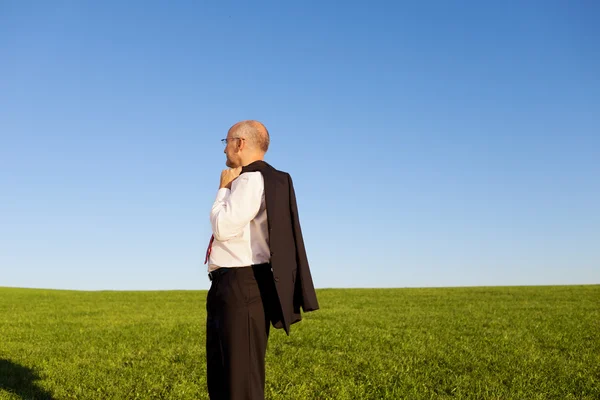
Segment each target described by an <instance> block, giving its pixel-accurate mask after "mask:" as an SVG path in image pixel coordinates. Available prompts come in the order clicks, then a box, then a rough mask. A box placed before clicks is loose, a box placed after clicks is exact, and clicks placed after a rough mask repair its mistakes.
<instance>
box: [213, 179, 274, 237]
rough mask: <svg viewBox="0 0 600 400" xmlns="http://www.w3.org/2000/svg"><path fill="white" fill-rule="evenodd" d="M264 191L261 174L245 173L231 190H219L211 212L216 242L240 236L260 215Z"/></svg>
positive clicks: (232, 185)
mask: <svg viewBox="0 0 600 400" xmlns="http://www.w3.org/2000/svg"><path fill="white" fill-rule="evenodd" d="M263 191H264V183H263V177H262V174H261V173H260V172H256V173H244V174H242V175H240V176H239V177H238V178H237V179H236V180H234V181H233V182H232V184H231V190H229V189H226V188H225V189H219V191H218V192H217V198H216V199H215V202H214V203H213V206H212V209H211V212H210V223H211V226H212V231H213V235H214V236H215V239H216V240H219V241H222V242H224V241H227V240H229V239H231V238H234V237H236V236H237V235H239V234H240V233H241V232H242V230H243V229H244V227H245V226H246V225H247V224H248V223H250V221H252V219H253V218H254V217H255V216H256V214H258V211H259V210H260V205H261V201H262V196H263Z"/></svg>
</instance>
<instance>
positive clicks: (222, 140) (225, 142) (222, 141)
mask: <svg viewBox="0 0 600 400" xmlns="http://www.w3.org/2000/svg"><path fill="white" fill-rule="evenodd" d="M231 139H240V140H246V138H243V137H232V138H231ZM221 143H223V146H227V139H221Z"/></svg>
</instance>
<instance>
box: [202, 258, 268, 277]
mask: <svg viewBox="0 0 600 400" xmlns="http://www.w3.org/2000/svg"><path fill="white" fill-rule="evenodd" d="M250 267H252V268H253V269H254V270H255V271H271V263H268V262H267V263H263V264H253V265H251V266H250ZM234 268H236V267H231V268H227V267H221V268H217V269H215V270H214V271H211V272H209V273H208V279H210V280H211V281H214V280H215V279H217V278H218V277H220V276H221V275H223V274H226V273H227V272H229V271H231V270H232V269H234ZM237 268H244V267H237Z"/></svg>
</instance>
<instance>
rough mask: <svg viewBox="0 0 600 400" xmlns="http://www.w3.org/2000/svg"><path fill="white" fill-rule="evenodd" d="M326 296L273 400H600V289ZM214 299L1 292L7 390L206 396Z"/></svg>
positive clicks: (283, 349) (3, 387)
mask: <svg viewBox="0 0 600 400" xmlns="http://www.w3.org/2000/svg"><path fill="white" fill-rule="evenodd" d="M317 292H318V295H319V301H320V304H321V310H319V311H317V312H314V313H308V314H305V316H304V320H303V321H302V322H300V323H298V324H295V325H293V326H292V332H291V336H290V337H287V336H286V335H285V334H284V333H283V332H282V331H281V330H272V331H271V338H270V341H269V348H268V351H267V398H269V399H403V398H406V399H438V398H469V399H600V286H596V285H594V286H557V287H495V288H448V289H437V288H436V289H347V290H346V289H344V290H342V289H327V290H318V291H317ZM205 299H206V292H205V291H179V292H178V291H171V292H76V291H52V290H33V289H11V288H0V399H29V398H39V399H42V398H45V399H206V398H208V396H207V393H206V388H205V351H204V338H205V326H204V323H205V316H206V312H205Z"/></svg>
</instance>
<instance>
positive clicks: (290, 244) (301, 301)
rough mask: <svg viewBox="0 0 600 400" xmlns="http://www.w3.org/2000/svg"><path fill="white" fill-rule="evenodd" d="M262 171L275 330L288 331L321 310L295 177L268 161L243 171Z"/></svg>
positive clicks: (251, 165) (257, 162)
mask: <svg viewBox="0 0 600 400" xmlns="http://www.w3.org/2000/svg"><path fill="white" fill-rule="evenodd" d="M254 171H260V172H261V174H262V176H263V178H264V182H265V203H266V204H265V205H266V208H267V224H268V227H269V247H270V250H271V268H272V269H273V279H274V281H275V288H276V291H277V298H278V299H279V306H280V308H281V313H280V314H279V315H278V316H275V317H274V318H273V320H272V322H273V326H274V327H275V328H283V329H285V332H286V334H288V335H289V331H290V325H291V324H293V323H296V322H298V321H300V320H302V315H301V310H300V309H301V308H302V310H303V311H304V312H307V311H314V310H318V309H319V303H318V302H317V294H316V292H315V288H314V285H313V281H312V276H311V273H310V268H309V265H308V258H307V256H306V249H305V248H304V239H303V237H302V230H301V228H300V219H299V216H298V206H297V204H296V194H295V192H294V185H293V183H292V177H291V176H290V175H289V174H288V173H287V172H283V171H279V170H276V169H275V168H273V167H272V166H271V165H269V164H268V163H266V162H265V161H255V162H253V163H251V164H249V165H247V166H245V167H243V168H242V172H241V173H242V174H243V173H245V172H254Z"/></svg>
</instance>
